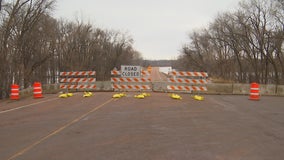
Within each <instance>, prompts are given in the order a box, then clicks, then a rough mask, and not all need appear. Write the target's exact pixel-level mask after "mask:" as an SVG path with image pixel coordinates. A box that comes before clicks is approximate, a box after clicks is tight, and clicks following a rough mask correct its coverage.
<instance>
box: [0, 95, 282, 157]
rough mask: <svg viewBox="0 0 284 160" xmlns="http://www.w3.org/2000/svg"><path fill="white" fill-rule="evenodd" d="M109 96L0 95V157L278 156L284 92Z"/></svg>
mask: <svg viewBox="0 0 284 160" xmlns="http://www.w3.org/2000/svg"><path fill="white" fill-rule="evenodd" d="M112 94H113V93H110V92H108V93H104V92H98V93H95V95H94V96H93V97H89V98H83V97H82V93H77V94H76V95H74V96H73V97H70V98H66V99H60V98H57V95H45V98H42V99H32V98H26V99H22V100H20V101H12V102H11V101H0V159H1V160H12V159H15V160H78V159H80V160H94V159H96V160H97V159H98V160H101V159H102V160H110V159H117V160H133V159H135V160H136V159H137V160H145V159H147V160H148V159H150V160H152V159H154V160H173V159H178V160H180V159H194V160H205V159H210V160H228V159H230V160H280V159H284V105H283V104H284V98H283V97H261V100H260V101H250V100H248V97H247V96H229V95H227V96H224V95H205V100H204V101H196V100H194V99H192V97H191V96H190V95H188V94H183V95H182V97H183V99H182V100H173V99H171V98H170V97H169V96H168V95H167V94H166V93H151V97H147V98H145V99H135V98H133V95H134V94H135V93H134V92H131V93H128V94H127V97H124V98H121V99H112V98H111V97H112Z"/></svg>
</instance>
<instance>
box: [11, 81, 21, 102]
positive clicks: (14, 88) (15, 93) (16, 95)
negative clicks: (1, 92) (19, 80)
mask: <svg viewBox="0 0 284 160" xmlns="http://www.w3.org/2000/svg"><path fill="white" fill-rule="evenodd" d="M10 99H11V100H19V99H20V92H19V85H17V84H12V85H11V95H10Z"/></svg>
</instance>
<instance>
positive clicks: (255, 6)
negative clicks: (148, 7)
mask: <svg viewBox="0 0 284 160" xmlns="http://www.w3.org/2000/svg"><path fill="white" fill-rule="evenodd" d="M1 2H2V4H1V10H0V98H3V97H8V96H9V92H10V85H11V84H13V83H17V84H19V85H20V86H21V88H22V89H23V88H28V87H30V86H31V85H32V84H33V82H35V81H39V82H41V83H43V84H54V83H57V82H58V74H59V72H60V71H86V70H95V71H96V72H97V76H96V78H97V80H98V81H105V80H109V79H110V71H111V70H112V69H113V68H119V67H120V66H121V65H122V64H135V65H142V66H143V65H144V66H147V65H151V63H149V61H143V59H142V56H141V54H140V53H139V52H138V51H137V50H135V48H134V47H133V42H134V40H133V39H132V37H131V36H129V34H128V33H122V32H120V31H117V30H107V29H104V28H100V27H96V26H95V25H93V24H90V23H86V22H83V21H81V20H75V21H71V22H70V21H66V20H64V19H55V18H53V17H52V13H53V11H54V6H55V5H56V0H7V1H1ZM188 37H189V41H188V42H185V44H184V45H183V47H182V48H181V49H180V55H179V58H178V59H177V60H173V61H169V62H170V63H171V65H172V66H173V67H174V68H176V69H179V70H189V71H206V72H208V73H209V75H210V77H214V78H216V79H222V80H224V81H233V82H239V83H248V82H252V81H256V82H259V83H263V84H268V83H271V84H276V85H279V84H284V54H283V47H284V45H283V42H284V1H283V0H246V1H242V2H241V3H240V4H239V6H238V7H237V8H236V10H235V11H234V12H228V13H220V14H219V15H218V16H217V17H216V18H215V20H214V21H213V22H211V23H210V25H209V26H208V28H201V29H198V30H195V31H193V32H192V33H191V34H189V35H188ZM159 63H160V64H163V65H166V64H165V61H164V62H162V61H160V62H159ZM167 63H168V62H167Z"/></svg>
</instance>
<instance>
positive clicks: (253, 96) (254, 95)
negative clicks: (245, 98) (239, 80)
mask: <svg viewBox="0 0 284 160" xmlns="http://www.w3.org/2000/svg"><path fill="white" fill-rule="evenodd" d="M249 99H250V100H254V101H258V100H259V99H260V92H259V84H258V83H255V82H253V83H251V85H250V97H249Z"/></svg>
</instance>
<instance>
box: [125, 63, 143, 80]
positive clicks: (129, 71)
mask: <svg viewBox="0 0 284 160" xmlns="http://www.w3.org/2000/svg"><path fill="white" fill-rule="evenodd" d="M121 77H125V78H126V77H128V78H131V77H132V78H140V77H141V67H140V66H130V65H121Z"/></svg>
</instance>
